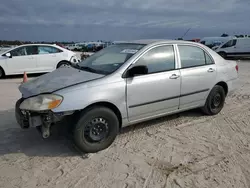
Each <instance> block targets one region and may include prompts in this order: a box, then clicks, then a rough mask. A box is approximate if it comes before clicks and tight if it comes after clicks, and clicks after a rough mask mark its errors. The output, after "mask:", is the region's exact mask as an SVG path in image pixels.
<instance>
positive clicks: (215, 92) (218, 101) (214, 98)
mask: <svg viewBox="0 0 250 188" xmlns="http://www.w3.org/2000/svg"><path fill="white" fill-rule="evenodd" d="M225 98H226V96H225V91H224V89H223V87H221V86H219V85H216V86H214V87H213V89H212V90H211V92H210V93H209V95H208V97H207V100H206V103H205V106H204V107H203V108H202V111H203V112H204V113H205V114H207V115H216V114H218V113H219V112H220V111H221V110H222V108H223V107H224V103H225Z"/></svg>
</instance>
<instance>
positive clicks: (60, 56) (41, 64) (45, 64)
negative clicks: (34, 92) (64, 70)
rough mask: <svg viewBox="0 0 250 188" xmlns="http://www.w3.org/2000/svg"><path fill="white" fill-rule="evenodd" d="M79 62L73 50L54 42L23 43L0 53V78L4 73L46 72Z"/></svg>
mask: <svg viewBox="0 0 250 188" xmlns="http://www.w3.org/2000/svg"><path fill="white" fill-rule="evenodd" d="M78 62H80V58H78V57H77V55H76V53H75V52H72V51H70V50H67V49H65V48H62V47H60V46H58V45H54V44H25V45H20V46H17V47H15V48H12V49H9V50H7V51H5V52H1V54H0V78H1V77H3V76H5V75H17V74H23V73H24V72H26V73H46V72H52V71H53V70H55V69H57V68H59V67H62V66H70V65H71V64H72V63H73V64H74V63H78Z"/></svg>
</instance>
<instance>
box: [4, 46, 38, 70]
mask: <svg viewBox="0 0 250 188" xmlns="http://www.w3.org/2000/svg"><path fill="white" fill-rule="evenodd" d="M36 53H37V52H36V48H35V46H32V45H31V46H22V47H19V48H15V49H13V50H11V51H10V54H11V58H7V59H6V65H7V69H8V70H7V71H8V73H10V74H22V73H23V72H24V71H26V72H30V73H35V72H36V67H37V59H36Z"/></svg>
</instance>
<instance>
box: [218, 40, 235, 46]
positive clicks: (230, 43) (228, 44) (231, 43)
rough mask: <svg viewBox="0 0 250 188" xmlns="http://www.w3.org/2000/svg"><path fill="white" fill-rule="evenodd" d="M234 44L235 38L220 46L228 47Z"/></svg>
mask: <svg viewBox="0 0 250 188" xmlns="http://www.w3.org/2000/svg"><path fill="white" fill-rule="evenodd" d="M235 45H236V39H234V40H230V41H228V42H227V43H226V44H224V45H223V46H222V47H221V48H229V47H232V46H235Z"/></svg>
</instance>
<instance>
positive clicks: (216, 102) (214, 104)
mask: <svg viewBox="0 0 250 188" xmlns="http://www.w3.org/2000/svg"><path fill="white" fill-rule="evenodd" d="M221 104H222V97H221V95H220V94H219V93H217V94H216V95H215V96H214V97H213V98H212V108H213V109H216V108H219V107H220V106H221Z"/></svg>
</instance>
